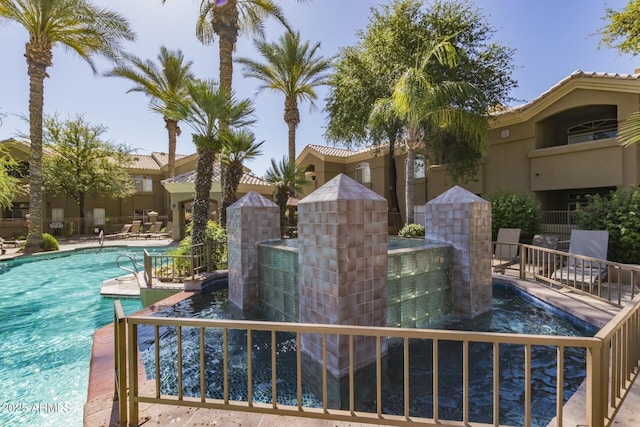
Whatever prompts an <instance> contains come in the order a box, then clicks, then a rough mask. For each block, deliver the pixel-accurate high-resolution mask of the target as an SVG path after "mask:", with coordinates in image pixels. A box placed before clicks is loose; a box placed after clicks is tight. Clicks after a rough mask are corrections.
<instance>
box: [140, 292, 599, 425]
mask: <svg viewBox="0 0 640 427" xmlns="http://www.w3.org/2000/svg"><path fill="white" fill-rule="evenodd" d="M493 291H494V298H493V311H492V312H490V313H487V314H485V315H482V316H478V317H476V318H475V319H473V320H470V321H469V320H450V321H444V322H442V323H441V324H440V325H438V327H439V328H441V329H453V330H470V331H487V332H489V331H493V332H514V333H523V334H540V335H562V336H593V335H594V334H595V333H596V332H597V328H595V327H594V326H592V325H590V324H588V323H585V322H582V321H580V320H578V319H575V318H573V317H571V316H569V315H567V314H566V313H564V312H562V311H560V310H557V309H555V308H553V307H551V306H549V305H547V304H545V303H543V302H542V301H540V300H537V299H535V298H533V297H531V296H529V295H527V294H525V293H522V292H521V291H519V290H517V289H516V288H514V287H512V286H510V285H504V284H501V283H500V282H494V289H493ZM158 315H160V316H167V317H169V316H177V317H199V318H213V319H230V318H235V319H237V318H239V316H241V314H240V313H238V312H237V311H234V308H233V306H232V305H230V304H228V302H227V296H226V290H216V291H215V292H211V293H210V294H209V295H207V294H204V295H200V296H194V297H192V298H189V299H187V300H184V301H182V302H180V303H178V304H176V305H175V306H173V307H168V308H166V309H164V310H163V311H162V312H160V313H158ZM245 316H246V317H247V318H254V319H261V318H263V317H262V316H261V315H260V313H245ZM160 334H161V335H160V337H161V346H160V366H161V375H160V377H161V388H162V391H163V392H169V393H172V394H176V393H177V363H176V360H177V345H176V343H177V336H176V329H175V328H165V327H163V328H161V331H160ZM182 334H183V336H182V340H183V343H184V350H183V367H184V371H183V380H184V388H183V392H184V394H185V395H187V396H200V384H199V371H200V361H199V353H198V349H199V335H198V331H197V329H195V328H183V330H182ZM140 340H141V352H142V358H143V362H144V364H145V368H146V371H147V374H148V375H149V376H152V377H154V376H155V364H154V361H153V360H154V359H153V357H154V356H153V355H154V352H155V350H154V346H155V343H154V342H153V335H152V332H151V330H147V331H141V334H140ZM252 341H253V361H252V364H253V378H252V383H253V390H254V394H253V399H254V400H255V401H259V402H269V403H270V402H271V399H272V397H271V349H270V346H271V344H270V335H269V333H261V332H256V331H254V332H253V333H252ZM229 342H230V346H229V359H230V360H229V367H230V368H229V369H230V372H229V377H230V383H229V388H230V399H232V400H234V399H235V400H246V399H247V384H246V383H247V381H246V378H247V360H246V349H245V347H246V343H247V337H246V332H244V331H233V330H232V331H229ZM402 345H403V344H402V342H393V341H390V342H389V353H388V357H387V359H386V363H385V369H386V374H385V376H384V378H383V392H382V395H383V402H382V404H383V411H384V412H385V413H395V414H398V415H401V414H403V410H404V401H403V386H402V384H401V381H400V383H398V381H394V379H398V378H399V379H402V378H403V366H402V365H403V347H402ZM409 345H410V355H411V357H410V363H411V366H410V372H411V377H410V386H411V397H412V401H411V402H410V407H411V415H412V416H423V417H432V415H433V414H432V413H431V410H432V404H433V400H432V392H431V386H432V384H433V372H432V369H431V367H432V366H433V364H432V360H431V357H432V356H431V355H432V348H431V346H432V343H431V342H427V341H417V340H416V341H413V340H412V341H411V342H410V344H409ZM205 346H206V355H207V356H206V361H205V363H206V384H207V389H206V395H207V397H210V398H218V399H221V398H222V397H223V396H222V390H223V385H222V373H221V368H222V360H223V356H222V352H223V348H222V337H221V332H220V331H219V330H214V329H207V330H206V332H205ZM277 346H278V349H277V354H278V359H277V368H276V369H277V374H278V388H277V393H278V395H277V400H278V402H279V403H280V404H287V405H296V401H295V397H296V368H295V366H296V351H295V350H296V341H295V336H294V335H293V334H278V343H277ZM439 354H440V359H439V365H440V371H439V376H440V382H439V384H440V388H439V396H440V400H439V402H440V405H439V412H440V417H441V418H444V419H450V420H462V414H461V408H462V352H461V344H460V343H457V342H447V341H443V342H441V343H440V348H439ZM532 360H533V369H532V378H533V385H532V390H533V391H532V418H533V420H532V423H533V425H535V426H546V425H547V424H548V423H549V421H550V420H551V418H553V416H554V411H555V393H556V390H555V373H556V361H555V349H550V348H547V347H542V346H534V347H533V348H532ZM492 364H493V360H492V348H491V346H490V345H489V344H484V343H471V344H470V369H471V370H472V373H471V375H470V390H471V391H470V395H471V396H472V399H473V404H472V407H471V408H470V418H471V420H472V421H474V422H483V423H492V419H491V415H492V392H491V390H492V387H493V383H492V381H493V378H492V376H491V367H492ZM522 366H524V348H523V347H522V346H517V345H503V346H501V348H500V367H501V369H500V389H501V393H500V396H501V401H500V423H501V424H502V425H522V423H523V414H524V406H523V402H524V397H523V396H524V385H523V384H524V378H525V373H524V371H523V369H522ZM564 366H565V378H564V379H565V382H564V391H565V401H566V400H567V399H568V398H569V397H570V396H571V395H572V394H573V393H574V391H575V390H576V389H577V388H578V387H579V386H580V384H581V383H582V381H583V380H584V375H585V373H584V372H585V353H584V351H583V350H580V349H572V348H566V349H565V360H564ZM366 387H368V386H362V388H366ZM358 389H359V388H358V381H357V380H356V395H358ZM303 393H304V396H303V398H304V405H305V406H308V407H319V406H321V402H320V401H319V400H318V399H316V398H315V396H314V395H313V393H311V391H310V389H308V388H306V386H305V384H304V381H303ZM356 410H368V411H373V412H375V411H376V406H375V401H373V400H370V399H369V400H367V399H366V398H363V399H361V400H359V401H358V402H356Z"/></svg>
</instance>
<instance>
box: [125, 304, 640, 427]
mask: <svg viewBox="0 0 640 427" xmlns="http://www.w3.org/2000/svg"><path fill="white" fill-rule="evenodd" d="M639 307H640V304H639V303H637V304H635V305H634V306H633V307H628V308H627V309H625V310H623V312H621V313H620V315H618V316H616V318H615V319H614V320H613V321H612V322H611V323H610V324H608V325H607V327H605V328H604V329H603V330H602V331H601V332H600V333H599V334H598V335H596V336H595V337H593V338H582V337H557V336H540V335H516V334H499V333H478V332H462V331H444V330H428V329H400V328H373V327H357V326H334V325H312V324H294V323H278V322H254V321H240V320H238V321H231V320H205V319H185V318H159V317H150V316H135V315H134V316H131V317H128V318H127V323H128V332H129V347H128V348H129V352H128V360H129V367H130V370H129V384H130V391H129V423H130V425H132V426H135V425H137V420H138V416H139V413H138V412H139V404H140V403H150V404H167V405H179V406H188V407H195V408H210V409H224V410H236V411H245V412H260V413H269V414H278V415H292V416H296V417H308V418H322V419H331V420H342V421H348V422H365V423H374V424H387V425H399V426H400V425H460V422H459V421H454V420H445V419H443V418H442V417H440V416H439V413H438V407H439V403H438V402H439V391H438V383H439V381H441V380H440V379H439V378H438V371H439V368H438V367H439V357H438V351H439V344H440V343H441V342H445V341H446V342H458V343H461V345H462V349H463V355H462V357H463V359H462V360H463V368H462V370H463V372H462V390H463V408H462V425H469V423H470V422H471V421H470V420H469V408H470V406H471V405H472V397H471V396H470V392H469V381H470V378H469V377H470V369H469V362H470V354H469V345H470V343H489V344H490V345H491V346H492V353H493V356H492V358H493V366H492V368H491V369H492V376H493V384H494V386H493V389H492V390H490V391H488V392H490V393H492V396H493V408H492V414H493V420H494V421H493V425H498V424H499V420H498V416H499V410H500V407H499V402H500V388H499V383H500V381H499V379H500V374H499V372H500V358H499V350H500V346H502V345H506V344H516V345H521V346H522V348H523V349H524V353H525V354H524V366H523V369H524V372H525V380H524V382H523V385H522V386H523V390H522V392H523V396H524V408H525V412H524V414H523V425H530V424H531V417H532V414H531V399H532V387H531V371H532V356H531V355H532V346H546V347H550V348H549V351H553V352H555V355H556V366H557V375H556V404H555V412H556V419H557V425H558V426H562V419H563V396H564V355H565V351H566V350H567V349H569V348H579V349H580V348H583V349H585V350H586V354H587V361H586V380H585V381H586V390H587V402H586V404H585V411H586V412H585V414H584V415H585V419H586V424H587V425H588V426H593V427H600V426H607V425H609V424H610V423H611V421H612V417H613V415H614V414H615V413H616V412H617V409H618V408H619V407H620V405H621V403H622V399H623V398H624V393H625V390H627V389H628V387H629V386H630V384H631V383H632V381H633V379H634V378H635V376H636V375H637V374H638V360H639V359H640V354H639V348H640V345H639V339H640V338H639V337H640V335H639V334H638V332H639V331H640V316H639V314H638V313H639ZM141 325H151V327H152V328H153V330H154V337H155V343H156V344H159V343H160V339H161V334H160V327H161V326H162V327H167V326H170V327H175V328H177V381H178V385H177V393H176V394H174V395H167V394H165V393H164V392H161V390H160V376H159V375H158V373H159V372H160V353H159V345H156V346H155V356H154V357H155V360H154V362H153V363H154V364H155V370H156V376H155V381H152V382H151V383H152V384H151V390H147V388H146V387H145V390H146V391H145V392H142V391H141V388H140V384H139V383H138V372H137V367H138V366H139V365H138V357H139V356H138V351H137V348H138V328H139V327H140V326H141ZM183 328H196V329H197V331H198V335H199V361H200V362H199V363H200V366H205V330H207V329H208V328H215V329H218V330H220V331H221V335H222V337H223V338H222V341H223V342H222V349H223V357H222V359H223V360H222V366H223V373H222V377H223V378H222V380H223V398H222V399H211V398H207V397H206V396H205V391H204V390H206V388H207V379H206V376H205V370H204V369H200V370H199V379H198V381H199V386H200V395H199V396H195V397H189V396H185V395H184V394H183V391H182V390H183V381H184V378H183V370H184V366H183V362H182V361H183V342H182V329H183ZM230 330H240V331H246V333H247V343H246V346H244V348H245V350H244V351H245V352H246V360H247V363H248V366H247V379H246V381H247V389H248V394H247V396H248V398H247V400H246V401H237V400H233V399H232V397H231V396H230V395H229V352H228V347H229V341H228V335H229V331H230ZM253 331H268V332H270V333H271V371H272V382H271V393H272V394H271V396H277V387H278V381H277V371H276V350H275V349H276V345H275V339H276V333H278V332H290V333H293V334H295V336H296V340H297V342H298V343H299V342H300V339H301V336H302V335H303V334H319V335H320V336H321V337H322V348H323V352H324V354H325V357H323V358H322V372H323V375H322V380H323V386H322V390H323V393H322V396H321V397H320V398H321V400H322V402H323V404H322V408H309V407H305V406H304V405H303V403H302V402H303V401H302V386H301V385H302V377H301V372H302V362H301V360H302V357H301V349H300V345H297V346H296V347H297V349H296V352H297V353H296V361H297V391H296V396H297V404H296V405H295V406H289V405H281V404H279V403H278V402H277V398H275V399H274V398H272V400H273V401H272V402H268V403H266V404H265V403H258V402H255V401H253V400H252V381H251V378H252V369H253V367H252V348H253V346H252V342H251V334H252V332H253ZM331 335H336V336H339V337H344V339H346V340H348V343H349V372H348V378H349V381H348V384H349V392H348V395H349V399H348V400H349V404H348V407H349V409H347V410H338V409H331V408H329V407H328V405H327V400H328V395H327V379H326V375H327V357H326V356H327V336H331ZM362 336H368V337H374V339H375V340H376V341H377V343H378V345H377V346H376V359H375V360H376V366H377V367H376V381H375V387H376V396H377V399H376V410H375V412H362V411H356V410H355V407H354V351H353V348H354V347H353V342H354V339H355V338H356V337H362ZM391 337H395V338H398V339H400V340H402V341H403V343H404V353H403V363H404V368H403V373H404V386H403V390H404V402H405V404H404V413H403V414H402V415H398V414H388V413H385V411H384V410H383V406H382V395H381V393H382V385H381V384H382V378H381V369H380V366H381V360H382V354H381V346H380V345H379V343H380V342H381V340H382V339H388V338H391ZM409 340H412V341H413V340H427V341H430V342H431V343H432V348H433V350H432V360H433V366H432V367H431V368H432V369H433V373H434V374H433V408H432V411H433V412H432V414H433V417H432V418H419V417H414V416H411V415H410V406H409V402H410V401H411V399H412V396H411V394H410V393H411V392H410V387H409V377H410V375H409V374H410V372H409V360H410V358H411V355H410V353H409V350H408V349H409V346H408V343H409ZM609 362H611V367H610V368H609V369H607V366H608V364H609ZM414 397H415V396H414ZM474 425H481V424H478V423H474Z"/></svg>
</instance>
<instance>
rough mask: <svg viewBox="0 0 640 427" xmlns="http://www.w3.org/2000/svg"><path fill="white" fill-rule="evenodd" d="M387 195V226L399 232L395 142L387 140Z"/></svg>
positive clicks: (400, 221)
mask: <svg viewBox="0 0 640 427" xmlns="http://www.w3.org/2000/svg"><path fill="white" fill-rule="evenodd" d="M388 162H389V163H388V168H387V170H388V174H389V175H388V179H389V193H388V194H387V200H388V201H389V213H390V215H389V221H388V225H390V226H392V227H393V229H394V230H396V231H400V229H401V228H402V218H399V216H400V203H399V202H398V169H397V168H396V141H395V139H393V138H389V160H388Z"/></svg>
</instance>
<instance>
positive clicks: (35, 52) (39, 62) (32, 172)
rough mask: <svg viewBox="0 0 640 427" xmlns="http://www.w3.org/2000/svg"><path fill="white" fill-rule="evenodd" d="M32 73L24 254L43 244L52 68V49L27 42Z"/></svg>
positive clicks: (34, 42) (28, 59)
mask: <svg viewBox="0 0 640 427" xmlns="http://www.w3.org/2000/svg"><path fill="white" fill-rule="evenodd" d="M25 56H26V57H27V69H28V74H29V137H30V139H31V150H30V155H29V220H30V222H31V224H30V226H29V235H28V237H27V244H26V247H25V253H27V254H29V253H34V252H37V251H38V250H39V249H40V243H41V242H42V218H43V207H42V183H43V179H42V118H43V109H44V79H45V77H47V67H48V66H50V65H51V46H38V44H37V42H36V41H35V40H30V41H29V43H27V47H26V54H25Z"/></svg>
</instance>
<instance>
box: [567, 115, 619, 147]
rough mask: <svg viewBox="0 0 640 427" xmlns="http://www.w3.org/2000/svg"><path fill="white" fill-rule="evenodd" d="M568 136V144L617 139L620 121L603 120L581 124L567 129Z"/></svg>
mask: <svg viewBox="0 0 640 427" xmlns="http://www.w3.org/2000/svg"><path fill="white" fill-rule="evenodd" d="M567 134H568V137H567V143H568V144H577V143H580V142H587V141H597V140H599V139H607V138H615V137H616V136H617V135H618V121H617V120H615V119H602V120H593V121H590V122H584V123H580V124H579V125H575V126H572V127H570V128H569V129H567Z"/></svg>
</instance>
